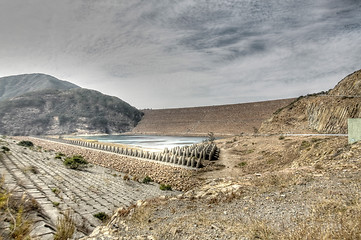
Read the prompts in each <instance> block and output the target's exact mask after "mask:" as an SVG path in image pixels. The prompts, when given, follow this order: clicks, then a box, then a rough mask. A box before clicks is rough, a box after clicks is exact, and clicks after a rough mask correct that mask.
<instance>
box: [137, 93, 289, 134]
mask: <svg viewBox="0 0 361 240" xmlns="http://www.w3.org/2000/svg"><path fill="white" fill-rule="evenodd" d="M292 101H294V99H284V100H275V101H265V102H254V103H243V104H232V105H221V106H209V107H194V108H174V109H159V110H144V117H143V118H142V120H141V121H140V122H139V124H138V125H137V127H136V128H134V129H133V131H132V133H134V134H140V133H141V134H159V135H167V134H175V135H203V136H205V135H207V133H209V132H214V133H215V134H216V135H235V134H236V135H238V134H241V133H254V132H255V131H257V130H258V128H259V127H260V126H261V123H262V122H263V121H264V120H266V119H267V118H269V117H270V116H271V114H272V113H273V112H274V111H276V110H277V109H279V108H281V107H284V106H286V105H288V104H289V103H291V102H292Z"/></svg>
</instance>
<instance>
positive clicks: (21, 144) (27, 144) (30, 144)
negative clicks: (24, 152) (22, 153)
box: [18, 140, 34, 147]
mask: <svg viewBox="0 0 361 240" xmlns="http://www.w3.org/2000/svg"><path fill="white" fill-rule="evenodd" d="M18 145H19V146H23V147H34V143H33V142H31V141H26V140H23V141H20V142H19V143H18Z"/></svg>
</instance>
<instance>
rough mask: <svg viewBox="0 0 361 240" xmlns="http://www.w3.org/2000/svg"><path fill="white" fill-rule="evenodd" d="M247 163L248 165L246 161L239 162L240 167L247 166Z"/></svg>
mask: <svg viewBox="0 0 361 240" xmlns="http://www.w3.org/2000/svg"><path fill="white" fill-rule="evenodd" d="M246 165H247V163H246V162H240V163H238V167H244V166H246Z"/></svg>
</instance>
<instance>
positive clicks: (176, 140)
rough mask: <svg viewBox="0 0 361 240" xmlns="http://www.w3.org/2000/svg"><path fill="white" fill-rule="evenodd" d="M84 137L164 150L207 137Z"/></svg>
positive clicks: (197, 141)
mask: <svg viewBox="0 0 361 240" xmlns="http://www.w3.org/2000/svg"><path fill="white" fill-rule="evenodd" d="M79 137H80V138H83V139H92V140H98V141H99V142H104V143H119V144H124V145H132V146H137V147H142V148H146V149H154V150H162V149H164V148H168V149H170V148H173V147H177V146H180V147H182V146H187V145H192V144H195V143H200V142H202V141H203V140H205V139H206V137H178V136H153V135H104V136H79Z"/></svg>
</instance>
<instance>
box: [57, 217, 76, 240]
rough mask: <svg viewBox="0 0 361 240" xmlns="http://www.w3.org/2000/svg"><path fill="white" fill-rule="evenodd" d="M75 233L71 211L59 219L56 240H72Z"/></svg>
mask: <svg viewBox="0 0 361 240" xmlns="http://www.w3.org/2000/svg"><path fill="white" fill-rule="evenodd" d="M74 232H75V222H74V217H73V215H72V213H71V212H70V211H66V212H65V213H64V214H63V215H62V216H61V217H59V218H58V222H57V224H56V233H55V236H54V240H67V239H70V238H71V237H72V236H73V234H74Z"/></svg>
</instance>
